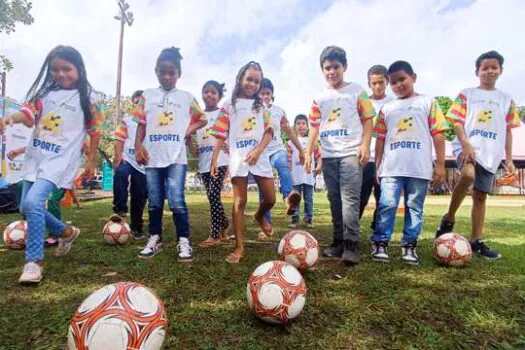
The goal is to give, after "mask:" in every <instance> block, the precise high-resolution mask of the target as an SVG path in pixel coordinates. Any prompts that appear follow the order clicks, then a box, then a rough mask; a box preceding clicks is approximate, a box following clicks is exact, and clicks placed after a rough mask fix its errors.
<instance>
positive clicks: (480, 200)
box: [471, 189, 487, 240]
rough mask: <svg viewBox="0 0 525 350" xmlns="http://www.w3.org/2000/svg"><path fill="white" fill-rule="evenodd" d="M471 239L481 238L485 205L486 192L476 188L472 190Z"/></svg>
mask: <svg viewBox="0 0 525 350" xmlns="http://www.w3.org/2000/svg"><path fill="white" fill-rule="evenodd" d="M472 202H473V203H472V213H471V217H472V240H478V239H482V236H483V223H484V221H485V210H486V205H487V193H486V192H481V191H478V190H476V189H474V190H473V191H472Z"/></svg>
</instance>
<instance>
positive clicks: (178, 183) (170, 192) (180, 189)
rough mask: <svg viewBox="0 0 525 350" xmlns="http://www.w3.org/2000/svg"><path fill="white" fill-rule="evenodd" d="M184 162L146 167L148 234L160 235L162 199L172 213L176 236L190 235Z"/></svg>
mask: <svg viewBox="0 0 525 350" xmlns="http://www.w3.org/2000/svg"><path fill="white" fill-rule="evenodd" d="M187 168H188V166H187V165H186V164H172V165H170V166H167V167H165V168H146V181H147V184H148V212H149V234H150V235H162V212H163V209H164V199H165V198H166V197H167V199H168V205H169V207H170V209H171V212H172V214H173V223H174V224H175V229H176V232H177V238H181V237H187V238H189V236H190V224H189V218H188V207H187V206H186V200H185V199H184V185H185V183H186V170H187Z"/></svg>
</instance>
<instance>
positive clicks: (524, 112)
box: [518, 106, 525, 123]
mask: <svg viewBox="0 0 525 350" xmlns="http://www.w3.org/2000/svg"><path fill="white" fill-rule="evenodd" d="M518 110H519V111H520V119H521V121H522V122H523V123H525V106H521V107H518Z"/></svg>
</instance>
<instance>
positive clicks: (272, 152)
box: [259, 78, 304, 239]
mask: <svg viewBox="0 0 525 350" xmlns="http://www.w3.org/2000/svg"><path fill="white" fill-rule="evenodd" d="M273 92H274V89H273V83H272V81H271V80H270V79H267V78H264V79H263V80H262V83H261V92H260V93H259V95H260V97H261V99H262V100H263V102H264V105H265V106H266V108H268V110H269V111H270V113H271V115H272V121H273V122H274V124H273V125H272V128H273V137H272V140H271V141H270V144H269V145H268V147H267V148H266V154H267V155H268V156H269V157H270V164H271V165H272V168H274V169H275V170H277V173H278V174H279V181H280V184H281V186H280V187H281V192H282V194H283V199H284V202H285V203H286V207H287V209H286V214H287V215H293V214H294V213H295V210H296V209H297V208H298V207H299V203H300V202H301V194H300V193H299V192H298V191H297V190H295V189H294V188H293V184H292V176H291V174H290V168H289V167H288V155H287V152H286V150H285V149H284V145H283V140H282V138H281V128H283V130H284V132H285V133H286V135H288V139H289V140H291V141H292V143H293V145H294V146H295V147H296V148H297V149H298V150H299V159H300V161H301V164H304V151H303V148H302V146H301V143H300V142H299V140H298V139H297V136H296V135H295V133H294V132H293V130H292V128H291V127H290V124H289V123H288V118H286V113H285V112H284V110H283V109H282V108H280V107H278V106H276V105H274V104H273V101H274V100H275V97H274V94H273ZM259 200H262V193H261V192H260V191H259ZM264 218H265V219H266V221H268V222H270V223H271V222H272V216H271V212H270V211H267V212H266V213H265V214H264ZM259 238H261V239H267V238H268V236H267V235H265V234H264V232H261V233H260V234H259Z"/></svg>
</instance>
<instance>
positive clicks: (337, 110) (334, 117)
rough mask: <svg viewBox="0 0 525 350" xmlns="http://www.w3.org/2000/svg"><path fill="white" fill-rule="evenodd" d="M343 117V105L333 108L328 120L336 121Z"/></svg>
mask: <svg viewBox="0 0 525 350" xmlns="http://www.w3.org/2000/svg"><path fill="white" fill-rule="evenodd" d="M340 117H341V107H339V108H331V109H330V113H328V122H335V121H336V120H337V119H339V118H340Z"/></svg>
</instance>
